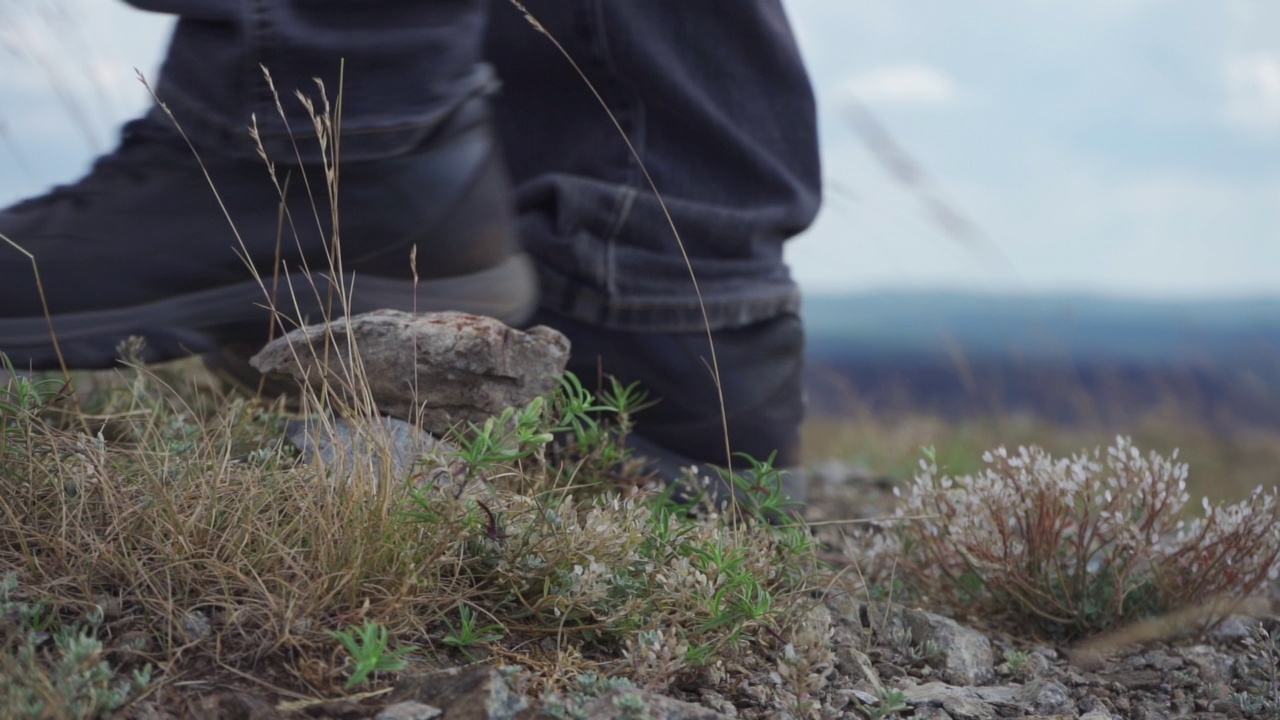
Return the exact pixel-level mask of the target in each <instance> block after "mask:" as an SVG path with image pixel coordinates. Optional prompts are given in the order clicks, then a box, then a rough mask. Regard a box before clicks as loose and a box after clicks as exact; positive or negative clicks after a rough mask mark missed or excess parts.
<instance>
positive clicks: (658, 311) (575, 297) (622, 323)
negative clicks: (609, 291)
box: [540, 268, 800, 333]
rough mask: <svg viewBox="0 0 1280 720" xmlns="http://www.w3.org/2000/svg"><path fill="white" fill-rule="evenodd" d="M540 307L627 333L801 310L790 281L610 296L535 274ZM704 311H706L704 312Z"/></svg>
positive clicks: (740, 323) (703, 326)
mask: <svg viewBox="0 0 1280 720" xmlns="http://www.w3.org/2000/svg"><path fill="white" fill-rule="evenodd" d="M540 281H541V285H542V297H541V303H540V304H541V307H542V308H543V309H544V310H548V311H550V312H553V313H556V314H558V315H563V316H565V317H568V318H571V319H574V320H578V321H580V322H584V323H588V324H591V325H595V326H598V327H602V328H605V329H608V330H622V331H631V332H672V333H680V332H705V331H706V330H707V329H708V326H710V330H712V331H713V332H714V331H718V330H728V329H733V328H740V327H745V326H747V325H752V324H754V323H758V322H763V321H766V320H772V319H774V318H776V317H778V316H780V315H785V314H793V313H799V312H800V289H799V287H798V286H796V285H795V284H794V283H787V284H771V285H770V286H769V287H767V288H763V289H761V290H759V291H757V292H754V293H752V294H751V295H750V296H744V294H743V293H741V292H736V293H733V294H732V295H718V294H717V293H716V291H715V289H714V288H704V289H703V302H702V305H701V306H700V305H699V303H698V299H697V297H696V296H690V295H680V296H649V297H628V296H622V297H610V296H608V295H606V294H605V293H604V292H602V291H600V290H598V289H596V288H593V287H590V286H587V285H583V284H579V283H574V282H572V281H571V280H569V279H568V278H565V277H563V276H561V275H558V274H555V273H551V272H548V271H546V269H545V268H544V269H543V270H542V272H541V273H540ZM704 309H705V311H706V312H705V314H704V312H703V310H704Z"/></svg>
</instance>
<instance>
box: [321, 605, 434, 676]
mask: <svg viewBox="0 0 1280 720" xmlns="http://www.w3.org/2000/svg"><path fill="white" fill-rule="evenodd" d="M325 634H326V635H328V636H329V637H331V638H334V639H335V640H337V641H338V642H340V643H342V647H344V648H346V650H347V654H348V655H350V656H351V660H352V662H353V663H354V664H355V667H353V668H352V669H351V674H350V676H349V677H348V678H347V683H346V685H345V686H344V687H345V688H346V689H347V690H350V689H351V688H353V687H355V686H357V685H359V684H361V683H363V682H365V681H366V680H368V679H369V675H370V674H372V673H375V672H399V671H400V670H403V669H405V668H406V667H407V666H408V663H406V662H405V661H404V659H403V658H404V656H405V655H407V654H409V653H411V652H413V651H414V650H417V648H415V647H403V648H399V649H397V650H392V651H391V652H387V642H388V635H387V628H386V626H385V625H382V624H381V623H376V622H374V621H372V620H366V621H365V623H364V625H362V626H361V627H360V628H359V629H357V630H355V631H354V632H353V631H352V630H350V629H348V630H339V631H336V632H335V631H332V630H329V631H326V633H325Z"/></svg>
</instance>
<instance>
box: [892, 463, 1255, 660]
mask: <svg viewBox="0 0 1280 720" xmlns="http://www.w3.org/2000/svg"><path fill="white" fill-rule="evenodd" d="M1176 457H1177V456H1176V453H1175V455H1174V457H1173V459H1166V458H1164V457H1161V456H1160V455H1158V454H1155V453H1150V454H1148V455H1145V456H1144V455H1142V454H1141V453H1140V452H1139V451H1138V449H1137V448H1135V447H1133V445H1132V444H1131V443H1130V442H1129V441H1128V440H1125V439H1123V438H1118V439H1117V440H1116V443H1115V445H1114V446H1113V447H1111V448H1110V449H1108V450H1107V452H1106V453H1105V455H1103V454H1101V452H1100V451H1098V450H1095V451H1094V452H1093V453H1081V454H1077V455H1074V456H1072V457H1070V458H1066V459H1055V458H1053V457H1051V456H1050V455H1049V454H1048V453H1046V452H1045V451H1043V450H1040V449H1039V448H1034V447H1032V448H1021V449H1019V450H1018V451H1017V452H1013V453H1010V452H1008V451H1006V450H1005V449H1004V448H1001V449H999V450H997V451H995V452H994V453H987V454H986V455H984V461H985V462H986V463H987V465H988V467H987V469H986V470H984V471H983V472H981V473H977V474H973V475H965V476H960V477H955V476H951V475H946V474H942V473H940V472H939V469H938V464H937V459H936V457H935V456H934V455H933V453H932V452H931V451H929V450H926V452H925V456H924V458H923V460H922V461H921V462H920V472H919V474H918V475H917V476H916V480H915V482H914V484H912V485H911V486H910V487H909V489H908V492H907V494H906V497H905V498H903V501H902V503H901V505H900V507H899V508H898V510H897V513H896V514H897V519H896V520H895V521H893V522H891V523H886V524H884V527H883V530H884V531H883V532H881V533H877V534H875V535H874V536H873V538H872V550H871V553H870V555H871V561H872V563H871V564H872V565H873V566H876V565H879V566H881V567H884V568H886V573H885V574H886V575H887V569H888V568H889V567H890V566H892V565H894V564H896V565H897V566H898V567H897V574H898V576H899V577H902V578H907V579H908V587H907V589H908V590H909V591H913V592H914V593H915V594H916V595H917V596H920V597H924V598H927V599H928V600H929V601H930V602H931V603H932V604H935V605H940V606H942V607H945V608H948V609H950V610H951V611H952V612H954V613H957V614H960V615H971V616H981V617H985V618H1004V619H1006V620H1007V621H1008V622H1009V623H1010V626H1011V627H1018V628H1021V629H1022V630H1023V631H1024V632H1025V631H1026V629H1027V628H1031V629H1039V630H1041V631H1044V632H1047V633H1050V634H1053V635H1056V636H1059V637H1073V638H1074V637H1081V636H1084V635H1088V634H1091V633H1096V632H1098V631H1101V630H1105V629H1108V628H1112V627H1114V626H1116V625H1118V624H1120V623H1124V622H1127V621H1130V620H1134V619H1137V618H1142V617H1148V616H1152V615H1156V614H1160V613H1165V612H1169V611H1172V610H1176V609H1181V608H1186V607H1188V606H1193V605H1198V604H1200V603H1203V602H1204V601H1206V600H1207V599H1225V601H1223V602H1219V603H1218V607H1220V608H1222V609H1223V612H1229V611H1230V608H1231V607H1232V606H1231V603H1230V602H1229V601H1230V600H1231V599H1243V598H1246V597H1249V596H1251V595H1253V594H1254V593H1255V592H1256V591H1258V590H1259V588H1261V587H1262V586H1263V584H1264V583H1266V582H1268V581H1272V580H1275V579H1276V577H1277V574H1280V566H1278V563H1277V560H1278V559H1280V503H1278V502H1277V493H1276V491H1275V490H1271V491H1264V490H1263V489H1262V488H1258V489H1257V490H1255V491H1254V493H1253V494H1252V495H1251V496H1250V497H1249V498H1248V499H1247V500H1245V501H1242V502H1239V503H1236V504H1234V505H1229V506H1225V507H1224V506H1215V505H1212V504H1210V503H1209V502H1208V500H1205V501H1204V502H1203V509H1204V513H1203V515H1202V516H1200V517H1194V518H1187V517H1186V515H1187V513H1186V509H1187V504H1188V501H1189V500H1190V495H1189V493H1188V492H1187V489H1186V478H1187V466H1186V465H1185V464H1182V463H1179V462H1177V461H1176ZM1206 619H1207V622H1208V623H1210V624H1212V623H1213V622H1216V621H1219V620H1221V619H1222V612H1217V613H1209V617H1207V618H1206Z"/></svg>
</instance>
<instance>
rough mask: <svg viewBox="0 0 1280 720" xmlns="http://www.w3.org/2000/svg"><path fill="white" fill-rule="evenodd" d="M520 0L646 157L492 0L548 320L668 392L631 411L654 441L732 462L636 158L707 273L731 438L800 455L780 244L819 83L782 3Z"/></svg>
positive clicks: (809, 208) (782, 462)
mask: <svg viewBox="0 0 1280 720" xmlns="http://www.w3.org/2000/svg"><path fill="white" fill-rule="evenodd" d="M526 6H527V7H528V9H529V11H530V12H531V13H532V14H533V15H534V16H535V17H536V18H537V20H538V21H539V22H540V23H541V24H542V25H543V26H545V27H546V29H547V30H548V31H549V32H550V33H551V34H552V35H553V36H554V37H555V39H556V40H558V41H559V42H560V43H561V44H562V45H563V46H564V47H565V48H566V50H567V51H568V52H569V53H570V54H571V55H572V56H573V59H574V61H576V62H577V64H578V65H579V67H581V68H582V70H583V72H584V73H585V74H586V75H587V79H588V80H589V81H590V82H591V84H592V85H594V87H595V89H596V90H597V91H599V93H600V94H601V96H602V97H603V98H604V101H605V102H606V103H607V104H608V106H609V109H610V110H611V111H612V112H613V114H614V116H615V117H616V118H617V120H618V123H619V124H620V125H621V126H622V129H623V130H624V131H625V132H626V133H627V135H628V136H629V138H630V140H631V142H632V143H633V145H634V147H635V148H636V150H637V152H638V153H639V155H640V158H639V160H637V159H636V158H634V157H633V156H632V155H631V153H630V151H629V150H628V148H627V145H626V144H625V143H624V142H623V140H622V138H621V137H620V136H619V134H618V130H617V128H616V127H615V126H614V125H613V123H612V122H611V121H610V119H609V117H608V116H607V115H606V114H605V111H604V109H603V108H601V107H600V104H599V103H598V101H597V100H596V99H595V97H594V95H593V94H592V91H591V88H589V87H588V86H587V84H586V83H585V82H584V81H583V80H582V78H580V77H579V76H578V75H577V73H576V72H575V71H574V69H573V68H572V67H571V66H570V64H569V62H568V61H567V60H565V59H564V58H563V57H562V56H561V55H560V53H559V52H558V51H557V50H556V48H555V47H554V46H553V45H552V43H551V42H549V41H548V40H547V39H546V38H545V37H542V36H541V35H539V34H538V33H537V32H536V31H535V30H534V29H533V28H532V27H531V26H530V24H529V23H528V22H527V21H526V20H525V19H524V18H523V17H521V15H520V13H518V12H516V11H514V10H513V9H512V7H511V6H510V5H509V4H508V3H505V2H501V1H500V2H497V3H496V4H495V6H494V7H493V9H492V16H491V20H490V25H489V31H488V39H487V42H486V57H487V59H488V60H489V61H490V62H492V63H493V64H494V66H495V67H496V68H497V70H498V73H499V75H500V77H501V78H502V80H503V90H502V92H501V93H500V95H499V97H498V99H497V101H496V105H497V112H498V122H499V130H500V133H501V136H502V138H503V141H504V145H505V146H506V148H507V152H508V157H509V159H510V164H511V168H512V173H513V176H514V179H515V181H516V189H517V203H518V210H519V214H520V228H521V238H522V242H523V243H524V244H525V247H526V249H527V250H528V251H529V252H530V253H531V254H532V255H533V256H534V258H535V260H536V262H537V264H538V268H539V272H540V275H541V280H542V285H543V300H542V307H543V310H542V311H541V312H540V313H539V315H538V316H537V318H536V320H537V321H539V322H545V323H546V324H549V325H551V326H553V327H557V328H559V329H561V330H563V331H565V332H566V334H567V335H568V336H569V338H570V340H571V341H572V342H573V343H574V348H573V351H572V352H573V359H572V360H571V369H572V370H574V371H575V372H576V373H577V374H579V375H582V376H583V380H584V382H587V383H590V382H593V381H594V378H595V376H596V372H597V368H599V369H601V370H603V372H605V373H612V374H616V375H618V376H619V377H621V378H622V379H624V380H625V381H628V382H630V381H633V380H636V381H640V382H641V384H642V385H644V386H645V387H647V388H648V389H649V390H650V391H651V392H652V393H653V394H654V395H655V396H661V397H662V400H661V403H660V404H659V405H658V406H656V407H654V408H653V409H652V410H649V411H647V412H646V413H643V414H642V415H641V417H640V418H639V419H638V423H637V428H636V429H637V433H639V434H640V435H641V436H642V440H645V441H648V442H649V444H650V445H652V444H656V445H658V446H660V448H662V449H663V451H665V452H667V453H668V454H674V455H677V456H680V457H683V458H685V459H689V460H692V461H696V462H699V463H713V464H723V463H724V462H725V459H726V458H725V449H724V440H723V437H724V434H723V429H722V425H721V422H720V408H719V403H718V400H717V398H716V393H715V389H714V385H713V383H712V380H711V375H710V371H709V369H708V367H709V363H710V353H709V352H708V348H707V340H706V336H705V332H706V326H705V325H704V319H703V314H702V310H701V309H700V307H699V303H698V299H697V296H696V295H695V293H694V291H693V285H692V283H691V281H690V278H689V270H688V268H687V267H686V265H685V261H684V257H683V256H682V253H681V250H680V247H679V246H678V245H677V244H676V239H675V237H674V235H673V233H672V231H671V228H670V227H669V226H668V223H667V220H666V217H665V215H664V211H663V209H662V207H661V205H660V204H659V203H658V200H657V199H656V198H655V197H654V195H653V193H652V191H651V190H650V188H649V186H648V183H647V182H646V180H645V178H644V175H643V174H642V172H641V167H640V163H641V162H643V165H644V167H645V168H646V169H647V170H648V172H649V174H650V175H651V176H652V177H653V180H654V182H655V184H656V185H657V188H658V190H659V192H661V193H662V196H663V198H664V200H665V201H666V206H667V208H668V209H669V210H670V213H671V219H672V221H673V222H674V224H675V226H676V228H677V229H678V230H679V232H680V235H681V238H682V240H683V242H684V249H685V251H686V252H687V253H688V256H689V258H690V260H691V262H692V265H693V270H694V272H695V273H696V276H697V278H698V281H699V284H700V287H701V291H702V298H703V300H704V301H705V306H706V312H707V318H708V319H709V322H710V326H711V329H712V330H713V331H714V335H715V341H716V348H717V353H718V357H719V361H720V366H721V373H722V380H723V383H724V395H725V403H726V406H727V411H728V415H729V437H730V441H731V442H730V444H731V447H732V449H733V450H734V451H735V452H745V453H747V454H750V455H752V456H754V457H756V458H759V459H763V458H765V457H767V456H768V455H769V454H770V453H772V452H777V453H778V457H777V461H778V465H779V466H792V465H795V464H797V463H798V462H799V461H800V457H799V425H800V420H801V416H802V411H803V404H804V402H803V391H802V387H801V382H800V371H801V366H802V355H803V332H802V328H801V324H800V321H799V317H798V310H799V293H798V290H797V288H796V285H795V283H794V282H793V281H792V280H791V278H790V275H789V272H788V270H787V267H786V265H785V264H784V263H783V260H782V245H783V242H784V241H785V240H786V239H788V238H790V237H791V236H793V235H795V234H796V233H798V232H800V231H801V230H802V229H803V228H805V227H806V226H807V225H808V224H809V223H810V222H811V221H812V219H813V217H814V215H815V213H816V211H817V207H818V202H819V195H820V187H821V178H820V171H819V163H818V153H817V131H816V121H815V110H814V99H813V95H812V90H811V88H810V86H809V83H808V79H807V76H806V73H805V70H804V67H803V64H802V63H801V60H800V56H799V53H798V51H797V48H796V45H795V41H794V38H793V37H792V34H791V31H790V28H789V26H788V24H787V20H786V17H785V15H784V13H783V10H782V8H781V4H780V2H778V0H732V1H731V2H730V1H728V0H725V1H722V2H710V1H707V2H686V1H684V0H655V1H654V2H643V3H641V2H621V3H619V2H600V1H599V0H529V1H528V2H527V3H526ZM790 489H791V491H792V493H793V494H801V493H802V490H801V489H800V488H799V487H793V488H790Z"/></svg>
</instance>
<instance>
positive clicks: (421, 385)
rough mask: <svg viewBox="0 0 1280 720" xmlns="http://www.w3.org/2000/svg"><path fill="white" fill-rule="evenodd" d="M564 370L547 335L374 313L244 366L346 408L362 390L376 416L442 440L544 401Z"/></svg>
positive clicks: (560, 347)
mask: <svg viewBox="0 0 1280 720" xmlns="http://www.w3.org/2000/svg"><path fill="white" fill-rule="evenodd" d="M568 361H569V340H568V339H567V338H565V336H564V335H562V334H560V333H559V332H557V331H556V330H553V329H551V328H549V327H545V326H541V325H540V326H538V327H535V328H532V329H530V330H529V331H527V332H526V331H521V330H516V329H514V328H511V327H509V326H507V325H505V324H503V323H502V322H499V321H498V320H495V319H493V318H489V317H483V316H479V315H469V314H466V313H457V312H442V313H423V314H419V315H414V314H412V313H405V312H400V311H396V310H377V311H375V312H371V313H365V314H363V315H356V316H354V317H351V318H341V319H338V320H335V321H333V322H331V323H326V324H321V325H311V326H308V327H305V328H300V329H298V330H294V331H293V332H291V333H289V334H288V335H285V336H284V337H282V338H277V339H276V340H274V341H272V342H271V343H270V344H268V345H267V346H266V347H265V348H263V349H262V351H261V352H259V353H258V354H257V355H255V356H253V358H251V359H250V361H249V362H250V364H252V365H253V367H255V368H257V369H258V371H259V372H262V373H264V374H267V375H279V376H284V377H290V378H293V379H294V380H295V381H297V382H301V383H308V384H310V385H311V386H312V387H317V388H318V387H320V385H321V383H328V384H329V386H330V387H331V388H333V389H334V390H335V392H337V393H338V394H339V395H340V396H342V397H344V398H347V399H348V400H349V399H350V396H351V391H350V388H352V387H360V386H361V384H363V385H364V386H365V387H367V391H368V393H369V397H371V398H372V400H373V402H374V404H375V405H376V406H377V409H378V411H379V412H381V413H383V414H385V415H390V416H391V417H394V418H399V419H401V420H406V421H409V422H413V423H416V424H418V425H419V426H421V427H422V428H424V429H426V430H427V431H429V432H431V433H432V434H434V435H437V436H442V435H444V434H445V433H447V432H449V431H450V430H451V429H452V428H454V427H455V426H457V425H459V424H460V423H466V422H474V423H481V422H484V421H485V420H486V419H488V418H490V417H492V416H494V415H497V414H499V413H501V412H502V411H503V410H505V409H507V408H509V407H520V406H523V405H526V404H528V403H529V402H530V401H532V400H533V399H534V398H536V397H538V396H540V395H546V394H548V393H550V392H551V391H552V390H554V389H555V386H556V382H557V378H559V376H560V375H561V374H563V373H564V368H565V364H566V363H567V362H568ZM354 368H358V370H356V369H354ZM357 377H359V378H363V383H361V384H357V383H355V382H353V378H357Z"/></svg>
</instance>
